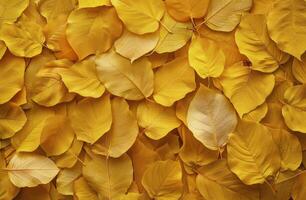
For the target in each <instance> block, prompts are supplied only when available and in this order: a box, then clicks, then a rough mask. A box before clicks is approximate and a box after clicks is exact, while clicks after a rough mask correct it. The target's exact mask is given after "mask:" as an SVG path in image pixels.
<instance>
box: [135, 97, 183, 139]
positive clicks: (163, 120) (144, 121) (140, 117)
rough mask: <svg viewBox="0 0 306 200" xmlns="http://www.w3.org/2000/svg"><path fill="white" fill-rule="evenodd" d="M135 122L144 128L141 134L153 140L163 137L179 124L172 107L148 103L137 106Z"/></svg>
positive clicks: (144, 102)
mask: <svg viewBox="0 0 306 200" xmlns="http://www.w3.org/2000/svg"><path fill="white" fill-rule="evenodd" d="M137 121H138V124H139V126H141V127H142V128H144V130H143V132H144V133H145V134H146V135H147V136H148V137H149V138H151V139H153V140H159V139H161V138H163V137H165V136H166V135H167V134H168V133H169V132H170V131H172V130H173V129H175V128H177V127H179V126H180V124H181V122H180V121H179V120H178V119H177V117H176V115H175V110H174V109H173V108H172V107H163V106H161V105H159V104H156V103H151V102H149V101H143V102H141V103H140V104H139V105H138V107H137Z"/></svg>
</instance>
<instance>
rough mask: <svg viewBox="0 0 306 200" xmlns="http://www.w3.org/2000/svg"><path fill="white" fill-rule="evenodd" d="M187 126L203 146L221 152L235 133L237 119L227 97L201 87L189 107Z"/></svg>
mask: <svg viewBox="0 0 306 200" xmlns="http://www.w3.org/2000/svg"><path fill="white" fill-rule="evenodd" d="M187 125H188V128H189V130H191V131H192V133H193V135H194V137H195V138H196V139H197V140H199V141H200V142H201V143H202V144H203V145H205V146H206V147H207V148H209V149H211V150H218V149H219V150H220V148H222V147H223V146H224V145H225V144H226V143H227V140H228V135H229V134H230V133H231V132H232V131H234V129H235V127H236V125H237V117H236V113H235V110H234V108H233V106H232V105H231V103H230V102H229V101H228V99H227V98H226V97H225V96H223V95H222V94H221V93H218V92H217V91H215V90H212V89H209V88H207V87H205V86H204V85H201V86H200V88H199V89H198V91H197V93H196V95H195V96H194V98H193V99H192V101H191V103H190V105H189V108H188V114H187Z"/></svg>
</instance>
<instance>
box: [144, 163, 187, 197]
mask: <svg viewBox="0 0 306 200" xmlns="http://www.w3.org/2000/svg"><path fill="white" fill-rule="evenodd" d="M142 185H143V187H144V188H145V189H146V191H147V193H148V194H149V196H150V197H151V198H152V199H156V200H177V199H179V198H180V196H181V195H182V189H183V184H182V169H181V166H180V163H179V162H178V161H172V160H166V161H157V162H155V163H154V164H152V165H151V166H149V167H148V168H147V170H146V171H145V173H144V175H143V178H142Z"/></svg>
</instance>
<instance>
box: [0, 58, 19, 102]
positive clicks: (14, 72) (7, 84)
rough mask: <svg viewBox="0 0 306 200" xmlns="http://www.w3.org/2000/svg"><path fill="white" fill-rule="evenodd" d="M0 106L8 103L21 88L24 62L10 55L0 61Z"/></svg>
mask: <svg viewBox="0 0 306 200" xmlns="http://www.w3.org/2000/svg"><path fill="white" fill-rule="evenodd" d="M0 66H1V70H0V77H1V79H0V94H1V95H0V104H3V103H6V102H8V101H9V100H10V99H11V98H12V97H13V96H15V95H16V94H17V93H18V92H19V91H20V90H21V89H22V87H23V81H24V71H25V62H24V59H23V58H18V57H15V56H13V55H11V54H10V53H6V54H5V55H4V57H3V58H2V59H1V60H0Z"/></svg>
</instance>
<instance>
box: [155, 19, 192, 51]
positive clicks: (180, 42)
mask: <svg viewBox="0 0 306 200" xmlns="http://www.w3.org/2000/svg"><path fill="white" fill-rule="evenodd" d="M161 23H162V24H163V25H164V26H162V27H160V29H159V41H158V43H157V46H156V47H155V51H156V52H157V53H159V54H161V53H166V52H173V51H176V50H178V49H180V48H182V47H183V46H184V45H185V44H186V43H187V42H188V41H189V40H190V38H191V36H192V24H191V23H190V22H186V23H182V22H177V21H175V20H174V19H172V18H171V17H170V16H169V15H168V14H165V16H164V17H163V19H162V21H161Z"/></svg>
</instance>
